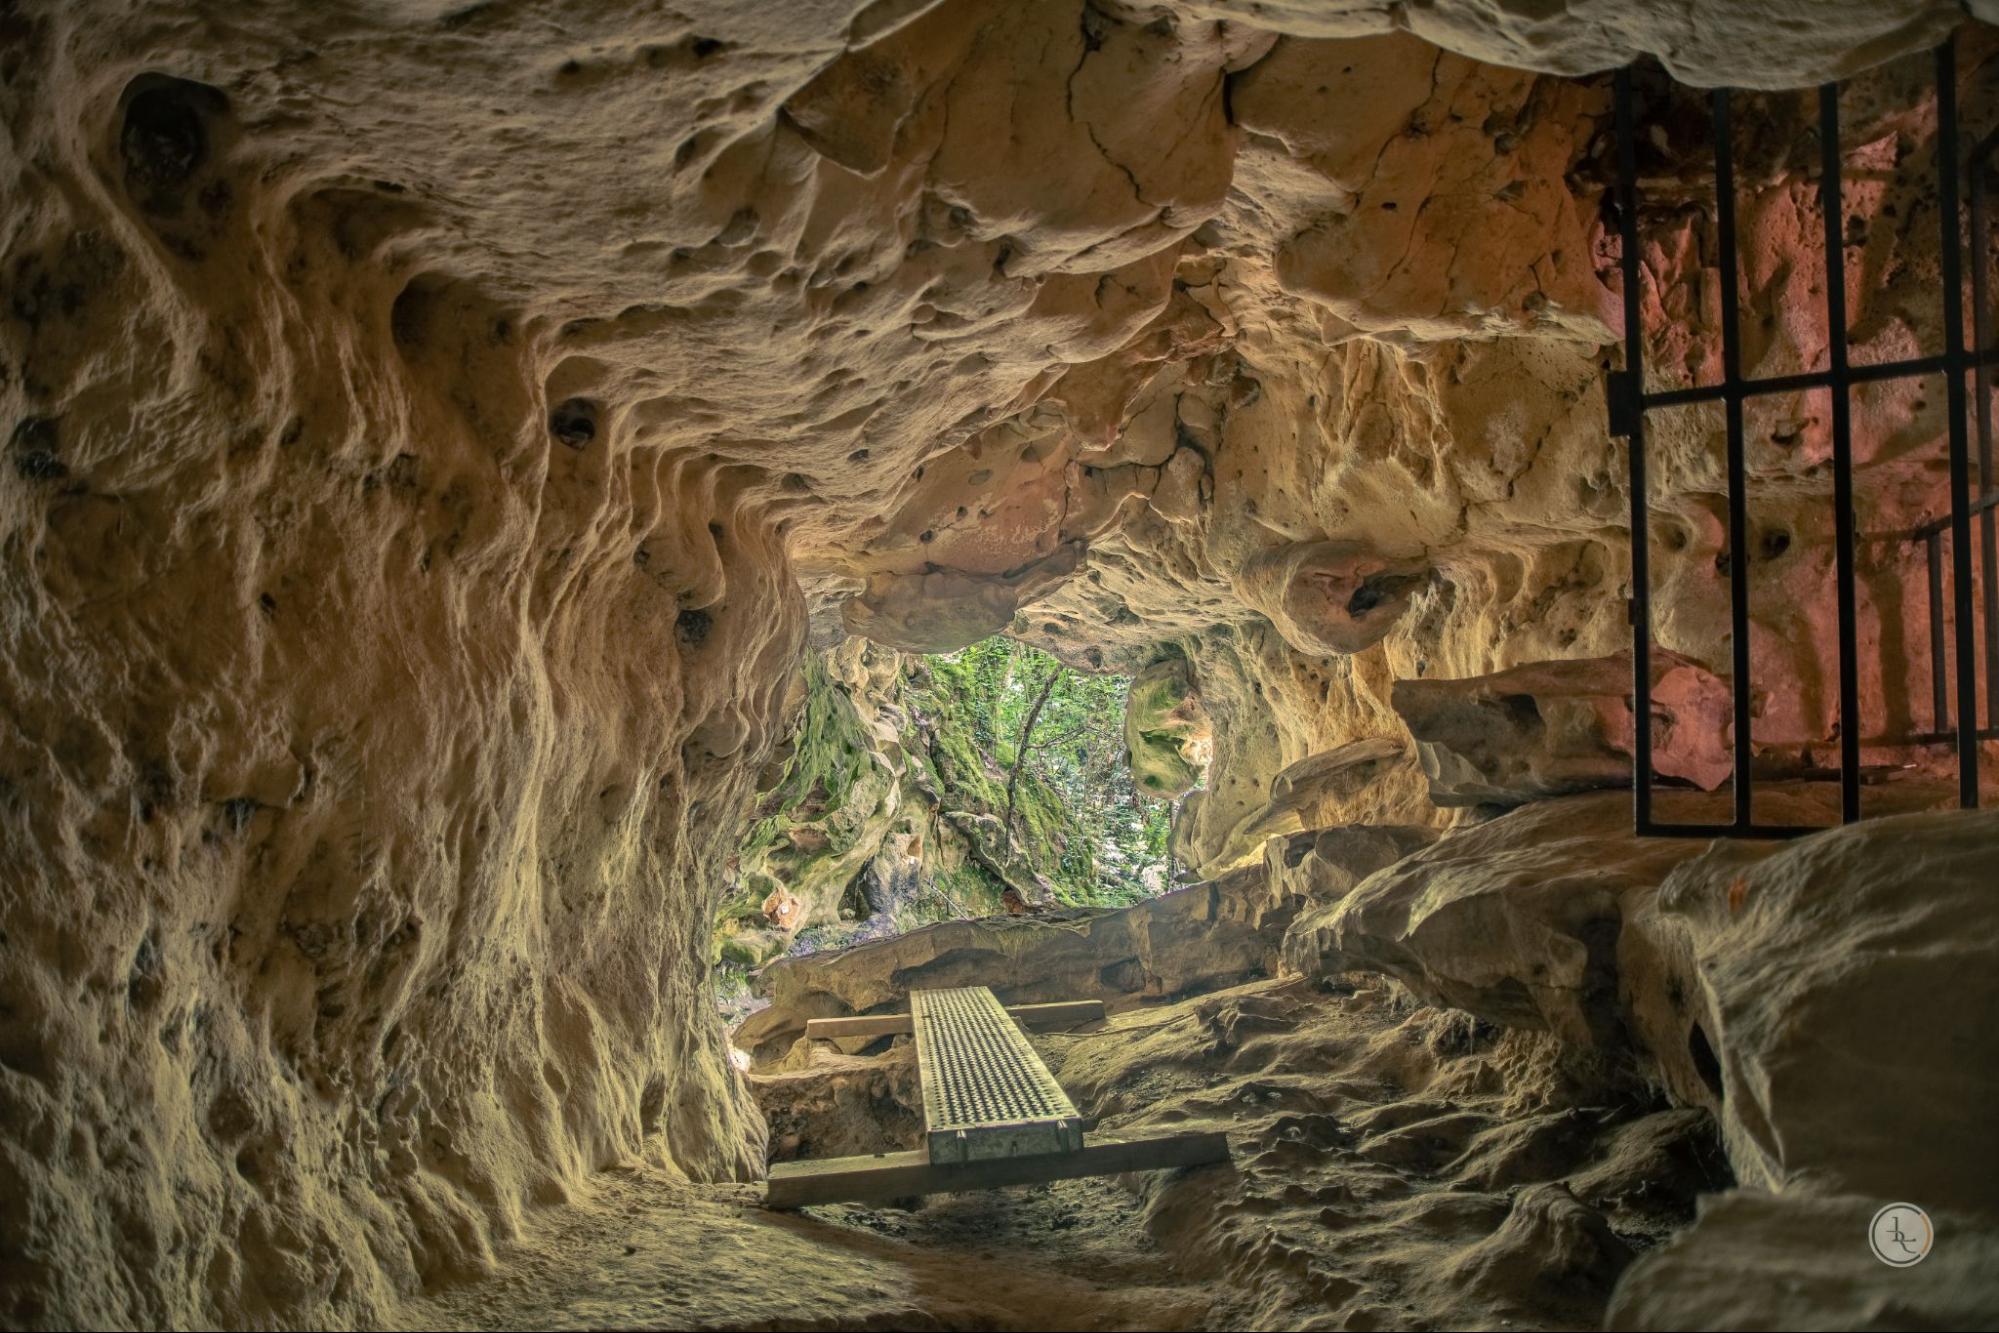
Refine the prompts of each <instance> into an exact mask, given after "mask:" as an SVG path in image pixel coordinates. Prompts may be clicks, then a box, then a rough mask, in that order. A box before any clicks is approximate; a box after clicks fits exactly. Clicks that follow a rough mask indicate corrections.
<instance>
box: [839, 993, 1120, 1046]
mask: <svg viewBox="0 0 1999 1333" xmlns="http://www.w3.org/2000/svg"><path fill="white" fill-rule="evenodd" d="M1007 1012H1008V1013H1009V1014H1012V1015H1013V1017H1014V1019H1015V1021H1016V1022H1018V1023H1019V1024H1020V1025H1021V1026H1022V1027H1024V1028H1026V1029H1027V1030H1028V1031H1029V1032H1055V1031H1059V1030H1061V1029H1063V1028H1073V1027H1081V1026H1082V1025H1083V1024H1085V1023H1096V1022H1101V1021H1102V1019H1103V1017H1104V1002H1103V1001H1102V1000H1058V1001H1056V1002H1055V1003H1053V1004H1014V1005H1008V1006H1007ZM915 1030H916V1029H915V1020H914V1019H912V1018H911V1017H910V1016H909V1015H908V1014H861V1015H858V1016H857V1017H854V1018H813V1019H808V1020H807V1021H806V1024H805V1035H806V1037H807V1038H808V1039H809V1040H812V1041H832V1040H834V1039H835V1038H840V1037H906V1036H908V1035H909V1034H910V1033H911V1032H913V1031H915Z"/></svg>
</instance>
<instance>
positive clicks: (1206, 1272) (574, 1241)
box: [400, 981, 1727, 1330]
mask: <svg viewBox="0 0 1999 1333" xmlns="http://www.w3.org/2000/svg"><path fill="white" fill-rule="evenodd" d="M1037 1045H1039V1046H1041V1047H1042V1049H1043V1053H1044V1056H1045V1057H1046V1058H1048V1059H1049V1061H1050V1066H1051V1068H1053V1069H1054V1070H1055V1072H1056V1075H1057V1078H1058V1080H1060V1081H1061V1082H1062V1084H1063V1086H1064V1087H1065V1088H1067V1089H1069V1090H1070V1092H1071V1094H1072V1095H1073V1096H1074V1097H1075V1099H1076V1101H1077V1104H1078V1106H1079V1107H1082V1108H1083V1109H1084V1112H1085V1114H1088V1115H1092V1116H1095V1117H1096V1118H1097V1120H1098V1123H1099V1124H1101V1125H1102V1126H1103V1127H1104V1128H1106V1129H1112V1130H1118V1129H1131V1128H1138V1127H1144V1126H1152V1127H1160V1126H1166V1125H1184V1126H1192V1125H1197V1124H1205V1125H1213V1126H1215V1127H1220V1128H1225V1129H1227V1130H1228V1132H1229V1134H1230V1142H1231V1148H1232V1152H1233V1155H1234V1160H1233V1162H1232V1163H1231V1164H1230V1165H1227V1166H1216V1167H1205V1168H1200V1169H1197V1170H1189V1171H1172V1172H1153V1173H1147V1174H1142V1175H1134V1176H1127V1177H1121V1178H1100V1179H1094V1180H1077V1181H1063V1182H1059V1183H1057V1184H1053V1185H1043V1186H1037V1187H1031V1188H1022V1189H1014V1190H1000V1191H988V1192H984V1193H978V1194H965V1195H955V1196H935V1197H933V1198H931V1199H929V1200H927V1201H925V1202H924V1204H923V1205H922V1206H921V1207H920V1208H917V1209H914V1210H903V1209H899V1208H878V1207H866V1206H859V1205H840V1206H828V1207H818V1208H811V1209H805V1210H801V1211H798V1212H795V1213H779V1212H772V1211H769V1210H766V1209H764V1208H762V1207H761V1206H760V1204H759V1199H760V1197H761V1186H760V1185H728V1186H692V1185H688V1184H686V1183H684V1182H682V1181H679V1180H677V1179H675V1178H673V1177H671V1176H669V1175H667V1174H666V1173H664V1172H662V1171H658V1170H655V1169H652V1168H646V1167H634V1168H632V1169H629V1170H622V1171H614V1172H609V1173H606V1174H604V1175H601V1176H599V1177H597V1178H596V1179H595V1180H593V1181H592V1182H591V1183H590V1184H589V1185H588V1186H587V1187H586V1192H584V1193H582V1194H579V1196H578V1197H577V1198H575V1199H574V1200H573V1203H574V1206H572V1207H569V1208H564V1209H557V1210H549V1211H545V1212H543V1213H541V1214H539V1215H537V1216H536V1217H535V1218H534V1220H533V1222H532V1223H531V1225H530V1227H529V1230H528V1234H527V1235H526V1236H525V1237H524V1238H523V1239H521V1240H520V1241H518V1242H516V1243H514V1244H512V1245H510V1246H509V1247H507V1248H506V1249H504V1250H503V1251H501V1253H500V1254H499V1255H498V1256H497V1259H496V1263H495V1266H494V1271H493V1272H492V1273H491V1274H490V1275H488V1276H485V1277H482V1278H479V1279H476V1280H470V1281H466V1282H461V1283H457V1284H454V1285H450V1286H445V1287H441V1288H438V1289H435V1290H433V1291H431V1292H429V1293H427V1294H426V1295H424V1296H422V1297H420V1298H417V1299H414V1300H412V1301H411V1302H409V1303H408V1304H407V1305H405V1306H404V1307H403V1309H402V1311H401V1312H400V1321H401V1324H402V1326H403V1327H408V1328H438V1327H447V1328H544V1327H546V1328H583V1327H588V1328H638V1327H667V1328H731V1329H733V1328H741V1329H748V1328H969V1329H1010V1328H1022V1329H1040V1328H1077V1329H1113V1328H1132V1329H1161V1330H1164V1329H1180V1328H1299V1327H1315V1328H1316V1327H1326V1328H1426V1327H1459V1328H1502V1327H1509V1326H1511V1327H1522V1326H1525V1327H1539V1328H1564V1329H1582V1328H1594V1327H1600V1326H1601V1324H1600V1321H1601V1319H1602V1315H1603V1310H1604V1306H1605V1303H1606V1302H1607V1299H1608V1296H1609V1291H1610V1287H1611V1285H1612V1283H1613V1282H1614V1281H1615V1279H1616V1276H1617V1274H1618V1273H1619V1272H1620V1271H1621V1270H1622V1268H1623V1267H1624V1265H1625V1264H1627V1263H1628V1262H1629V1261H1630V1259H1631V1257H1632V1256H1633V1255H1634V1254H1636V1253H1638V1252H1641V1251H1642V1250H1644V1249H1647V1248H1650V1247H1651V1246H1652V1245H1655V1244H1657V1243H1658V1242H1659V1241H1660V1240H1661V1239H1663V1238H1664V1237H1665V1236H1666V1235H1667V1234H1670V1233H1671V1232H1672V1231H1673V1230H1676V1229H1677V1228H1678V1227H1679V1226H1682V1225H1684V1224H1685V1223H1686V1222H1687V1221H1689V1220H1691V1217H1692V1213H1693V1198H1694V1195H1695V1194H1696V1193H1697V1192H1699V1191H1702V1190H1705V1189H1712V1188H1716V1187H1718V1186H1720V1185H1724V1184H1726V1183H1727V1182H1726V1180H1725V1172H1724V1173H1721V1174H1719V1175H1718V1174H1717V1173H1716V1171H1715V1169H1714V1168H1715V1164H1716V1163H1717V1162H1718V1160H1719V1151H1718V1147H1717V1145H1715V1143H1714V1141H1713V1127H1712V1122H1711V1121H1709V1120H1708V1119H1707V1118H1706V1116H1705V1114H1704V1113H1700V1112H1692V1111H1685V1110H1679V1111H1673V1110H1666V1109H1664V1108H1662V1107H1660V1106H1658V1105H1657V1104H1652V1103H1649V1102H1647V1101H1646V1100H1644V1099H1635V1100H1622V1101H1620V1100H1619V1099H1617V1098H1615V1097H1606V1095H1605V1093H1606V1090H1605V1089H1604V1088H1603V1087H1602V1086H1600V1085H1597V1086H1593V1085H1592V1082H1591V1081H1590V1080H1584V1081H1581V1082H1578V1081H1577V1080H1576V1078H1575V1077H1574V1076H1573V1071H1568V1070H1565V1069H1564V1068H1563V1067H1562V1065H1561V1063H1560V1062H1559V1061H1558V1060H1556V1059H1555V1058H1554V1044H1553V1043H1552V1041H1550V1040H1547V1039H1545V1038H1543V1037H1539V1036H1535V1035H1530V1034H1499V1033H1494V1032H1492V1031H1491V1030H1490V1029H1486V1028H1484V1027H1482V1026H1481V1025H1478V1024H1476V1023H1474V1022H1473V1021H1472V1020H1471V1019H1470V1017H1469V1016H1468V1015H1464V1014H1458V1013H1453V1012H1451V1011H1445V1010H1438V1009H1431V1008H1425V1007H1422V1006H1417V1005H1412V1004H1411V1003H1410V1002H1409V1000H1408V999H1407V997H1406V996H1404V995H1399V994H1397V993H1396V992H1395V991H1394V990H1393V988H1387V987H1375V988H1361V989H1358V990H1356V989H1355V988H1353V987H1339V988H1333V989H1331V990H1327V989H1321V988H1317V987H1313V986H1310V985H1307V984H1304V983H1301V982H1298V981H1281V982H1280V981H1264V982H1256V983H1252V984H1249V985H1245V986H1240V987H1237V988H1233V989H1229V990H1224V991H1219V992H1212V993H1210V994H1208V995H1205V996H1201V997H1198V998H1195V999H1189V1000H1185V1001H1181V1002H1178V1003H1169V1004H1164V1005H1156V1006H1149V1007H1145V1008H1142V1009H1137V1010H1132V1011H1128V1012H1126V1013H1123V1014H1119V1015H1114V1016H1113V1017H1112V1018H1111V1020H1110V1021H1109V1022H1108V1023H1105V1024H1102V1025H1099V1026H1098V1027H1097V1029H1096V1030H1094V1031H1088V1032H1078V1033H1073V1034H1062V1035H1055V1036H1049V1037H1044V1038H1041V1039H1039V1040H1038V1041H1037ZM907 1060H908V1056H907V1052H906V1051H901V1050H896V1051H890V1052H888V1053H885V1054H883V1055H880V1056H876V1057H868V1058H862V1059H854V1058H844V1059H836V1060H825V1061H820V1060H817V1059H816V1057H815V1060H814V1062H813V1063H812V1064H810V1065H809V1066H808V1068H807V1069H806V1070H804V1071H803V1073H804V1076H805V1077H804V1079H803V1080H788V1081H785V1082H783V1083H781V1084H771V1085H768V1086H767V1087H766V1089H765V1095H766V1097H767V1098H768V1097H770V1096H777V1095H782V1096H788V1097H798V1098H801V1100H800V1101H799V1103H798V1105H800V1106H803V1107H809V1108H813V1109H812V1112H811V1113H812V1114H815V1115H818V1116H820V1117H821V1118H822V1119H823V1118H824V1117H826V1116H827V1115H829V1114H835V1113H833V1112H828V1111H827V1110H826V1109H825V1108H826V1107H828V1106H829V1105H830V1104H831V1103H829V1102H827V1101H825V1100H824V1099H823V1098H818V1097H815V1096H813V1095H812V1094H811V1090H810V1087H809V1084H810V1082H811V1080H812V1079H813V1078H826V1079H833V1078H844V1079H849V1080H851V1079H853V1078H854V1077H855V1075H856V1071H857V1070H860V1071H862V1073H863V1076H869V1075H872V1076H878V1080H879V1081H878V1082H876V1083H872V1084H869V1085H868V1090H867V1092H866V1095H865V1096H863V1097H862V1098H860V1099H859V1101H858V1102H857V1103H855V1104H856V1105H858V1106H861V1107H865V1108H872V1109H869V1110H867V1111H866V1116H867V1117H868V1118H870V1119H872V1118H873V1117H874V1116H875V1115H877V1114H879V1113H880V1111H881V1110H882V1108H883V1107H884V1105H885V1103H886V1102H889V1101H893V1100H894V1099H896V1098H900V1097H906V1096H907V1095H908V1094H907V1092H906V1091H897V1089H904V1088H906V1087H907V1086H909V1082H910V1081H909V1080H908V1079H906V1078H901V1079H899V1078H898V1077H897V1071H898V1069H902V1070H903V1072H904V1073H906V1072H907V1071H906V1065H907ZM822 1064H823V1066H824V1068H823V1070H822V1069H820V1066H821V1065H822ZM776 1109H777V1107H776V1105H775V1104H774V1103H770V1102H768V1101H766V1112H767V1114H769V1113H771V1112H772V1111H774V1110H776ZM881 1146H882V1147H895V1146H901V1145H900V1144H895V1143H884V1144H882V1145H881Z"/></svg>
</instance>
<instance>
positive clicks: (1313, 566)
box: [1235, 542, 1428, 657]
mask: <svg viewBox="0 0 1999 1333" xmlns="http://www.w3.org/2000/svg"><path fill="white" fill-rule="evenodd" d="M1427 574H1428V571H1427V570H1426V569H1425V568H1424V567H1423V566H1422V564H1421V563H1420V562H1417V561H1412V560H1395V559H1387V558H1384V557H1382V556H1380V555H1377V554H1375V553H1373V552H1370V551H1366V550H1362V549H1360V548H1358V547H1356V546H1354V545H1352V544H1351V543H1344V542H1300V543H1298V544H1296V545H1293V546H1286V547H1280V548H1279V549H1277V550H1275V551H1267V552H1264V553H1263V554H1261V555H1258V556H1257V557H1256V558H1255V559H1253V560H1251V561H1249V562H1248V563H1247V564H1245V565H1244V566H1243V567H1242V569H1241V570H1240V571H1239V572H1238V573H1237V574H1236V576H1235V591H1236V595H1237V596H1238V597H1240V598H1241V599H1242V601H1243V604H1244V605H1245V606H1248V607H1251V608H1253V609H1255V610H1257V611H1261V612H1262V613H1263V614H1264V615H1265V616H1266V617H1268V618H1269V620H1270V623H1271V624H1273V625H1275V626H1276V627H1277V632H1278V633H1279V634H1281V635H1283V636H1284V641H1285V642H1286V643H1288V644H1290V645H1291V646H1292V647H1293V648H1295V649H1297V650H1298V651H1299V652H1301V653H1304V654H1306V655H1307V656H1310V657H1322V656H1327V655H1330V654H1333V653H1347V654H1351V653H1358V652H1362V651H1364V650H1365V649H1368V648H1370V647H1372V646H1374V645H1375V644H1377V643H1379V642H1381V640H1382V638H1383V637H1384V636H1385V635H1387V633H1388V631H1390V630H1391V629H1393V628H1395V622H1396V621H1398V620H1400V619H1401V618H1402V616H1403V615H1404V613H1406V612H1407V611H1408V610H1409V595H1410V593H1411V592H1412V591H1413V590H1414V589H1416V588H1418V587H1420V586H1422V584H1423V582H1424V580H1425V578H1426V576H1427Z"/></svg>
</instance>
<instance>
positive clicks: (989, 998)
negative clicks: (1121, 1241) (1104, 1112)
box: [909, 986, 1083, 1162]
mask: <svg viewBox="0 0 1999 1333" xmlns="http://www.w3.org/2000/svg"><path fill="white" fill-rule="evenodd" d="M909 999H910V1016H911V1018H912V1019H913V1020H914V1022H915V1027H916V1061H917V1068H918V1070H919V1071H920V1073H921V1076H922V1080H923V1120H924V1127H925V1129H926V1131H927V1133H928V1137H929V1142H930V1160H931V1161H932V1162H970V1161H980V1160H985V1159H988V1158H994V1157H1025V1156H1031V1155H1035V1154H1040V1153H1062V1152H1076V1151H1079V1150H1080V1149H1081V1148H1082V1146H1083V1126H1082V1121H1081V1119H1080V1118H1079V1117H1078V1116H1077V1114H1076V1107H1075V1105H1074V1103H1072V1102H1071V1101H1070V1100H1069V1098H1068V1095H1067V1094H1066V1093H1064V1092H1063V1091H1062V1089H1061V1087H1060V1086H1059V1085H1058V1084H1057V1083H1056V1082H1055V1078H1054V1076H1053V1075H1051V1074H1050V1073H1049V1072H1048V1067H1047V1066H1046V1065H1044V1064H1042V1063H1041V1057H1040V1056H1038V1055H1036V1054H1035V1053H1034V1048H1033V1047H1032V1046H1029V1045H1028V1044H1027V1038H1026V1036H1025V1035H1024V1034H1023V1033H1022V1032H1021V1030H1020V1026H1019V1025H1018V1024H1017V1023H1015V1022H1014V1021H1013V1019H1012V1017H1010V1016H1009V1015H1008V1014H1007V1012H1006V1009H1005V1008H1004V1007H1003V1006H1002V1005H1001V1004H1000V1002H999V1000H998V999H997V998H996V997H995V996H994V995H993V993H992V992H991V991H990V990H988V989H986V988H985V987H984V986H963V987H957V988H954V989H950V990H919V991H912V992H911V993H910V997H909Z"/></svg>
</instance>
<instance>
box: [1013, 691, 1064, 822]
mask: <svg viewBox="0 0 1999 1333" xmlns="http://www.w3.org/2000/svg"><path fill="white" fill-rule="evenodd" d="M1067 670H1068V668H1067V667H1061V666H1058V667H1056V668H1055V669H1054V670H1053V671H1051V672H1049V673H1048V679H1047V680H1044V681H1042V682H1041V693H1039V694H1037V695H1035V696H1034V707H1032V708H1030V709H1028V710H1027V721H1025V722H1023V723H1022V724H1021V727H1020V744H1018V745H1016V746H1014V748H1013V771H1012V772H1011V773H1009V774H1007V777H1006V824H1005V828H1006V846H1007V851H1008V852H1009V853H1011V852H1012V850H1013V810H1014V803H1015V798H1016V797H1017V796H1018V795H1019V792H1020V770H1021V768H1022V766H1023V765H1025V764H1026V763H1027V750H1028V746H1029V744H1030V743H1031V742H1032V741H1033V739H1034V724H1035V723H1036V722H1039V721H1040V720H1041V709H1042V706H1043V705H1044V704H1046V703H1047V702H1048V696H1049V695H1050V694H1053V693H1054V692H1055V682H1056V681H1058V680H1060V679H1061V678H1062V675H1063V673H1064V672H1066V671H1067Z"/></svg>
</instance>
